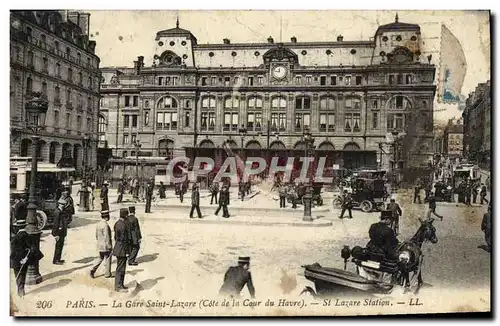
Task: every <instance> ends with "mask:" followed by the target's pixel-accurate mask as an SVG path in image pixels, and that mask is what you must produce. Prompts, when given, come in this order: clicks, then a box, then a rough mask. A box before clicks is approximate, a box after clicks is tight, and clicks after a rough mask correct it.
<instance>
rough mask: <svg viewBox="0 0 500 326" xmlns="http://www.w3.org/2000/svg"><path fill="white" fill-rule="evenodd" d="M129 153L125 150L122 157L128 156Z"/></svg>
mask: <svg viewBox="0 0 500 326" xmlns="http://www.w3.org/2000/svg"><path fill="white" fill-rule="evenodd" d="M127 139H128V136H127ZM127 154H128V152H127V151H123V153H122V157H127Z"/></svg>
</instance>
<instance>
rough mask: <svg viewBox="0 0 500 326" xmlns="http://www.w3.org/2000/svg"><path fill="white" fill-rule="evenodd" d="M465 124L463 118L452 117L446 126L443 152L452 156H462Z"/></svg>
mask: <svg viewBox="0 0 500 326" xmlns="http://www.w3.org/2000/svg"><path fill="white" fill-rule="evenodd" d="M463 139H464V125H463V120H462V119H450V120H449V121H448V124H447V125H446V127H445V128H444V134H443V152H444V153H445V154H447V155H448V156H451V157H453V156H454V157H462V152H463V147H464V145H463Z"/></svg>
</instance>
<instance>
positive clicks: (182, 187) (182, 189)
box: [178, 182, 187, 203]
mask: <svg viewBox="0 0 500 326" xmlns="http://www.w3.org/2000/svg"><path fill="white" fill-rule="evenodd" d="M178 187H179V199H180V200H181V203H182V202H183V201H184V194H185V193H186V190H187V189H186V183H185V182H181V183H178Z"/></svg>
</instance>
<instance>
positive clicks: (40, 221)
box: [36, 211, 47, 230]
mask: <svg viewBox="0 0 500 326" xmlns="http://www.w3.org/2000/svg"><path fill="white" fill-rule="evenodd" d="M36 224H37V226H38V228H39V229H40V230H43V229H44V228H45V226H46V225H47V214H45V212H44V211H36Z"/></svg>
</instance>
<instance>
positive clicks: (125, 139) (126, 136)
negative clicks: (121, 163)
mask: <svg viewBox="0 0 500 326" xmlns="http://www.w3.org/2000/svg"><path fill="white" fill-rule="evenodd" d="M128 137H129V136H128V135H123V145H126V144H128V143H129V139H128ZM125 153H126V152H124V156H126V154H125Z"/></svg>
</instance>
